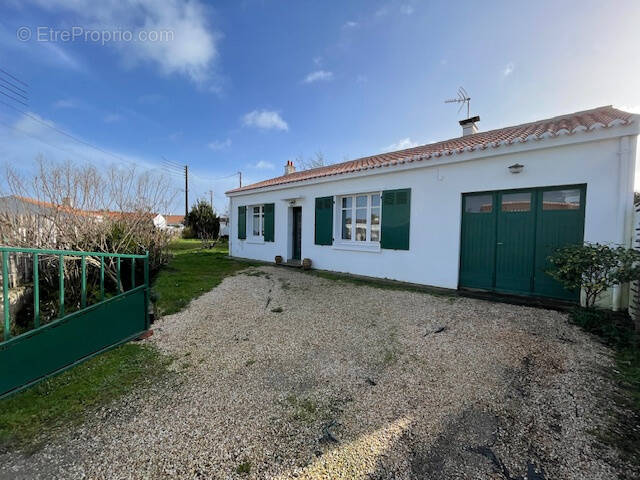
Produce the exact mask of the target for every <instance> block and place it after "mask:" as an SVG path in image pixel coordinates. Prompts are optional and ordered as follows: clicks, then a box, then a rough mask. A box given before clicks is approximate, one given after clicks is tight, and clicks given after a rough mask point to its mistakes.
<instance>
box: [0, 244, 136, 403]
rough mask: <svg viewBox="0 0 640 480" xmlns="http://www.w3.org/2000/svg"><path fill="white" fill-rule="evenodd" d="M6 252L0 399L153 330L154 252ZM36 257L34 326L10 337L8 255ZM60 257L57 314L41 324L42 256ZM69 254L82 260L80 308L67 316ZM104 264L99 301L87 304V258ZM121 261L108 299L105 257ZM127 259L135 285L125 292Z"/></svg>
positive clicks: (2, 250)
mask: <svg viewBox="0 0 640 480" xmlns="http://www.w3.org/2000/svg"><path fill="white" fill-rule="evenodd" d="M0 254H1V255H2V294H3V317H4V318H3V320H4V322H3V329H2V331H3V341H2V342H0V398H1V397H3V396H5V395H9V394H11V393H14V392H16V391H19V390H21V389H23V388H25V387H27V386H29V385H31V384H33V383H36V382H38V381H40V380H42V379H43V378H46V377H48V376H50V375H53V374H56V373H59V372H61V371H63V370H65V369H67V368H69V367H71V366H73V365H75V364H77V363H79V362H82V361H84V360H86V359H87V358H90V357H92V356H94V355H96V354H98V353H101V352H103V351H105V350H107V349H109V348H111V347H113V346H115V345H118V344H120V343H124V342H126V341H129V340H131V339H133V338H136V337H138V336H139V335H140V334H141V333H143V332H144V331H146V330H148V328H149V317H148V302H149V255H148V253H147V254H145V255H129V254H110V253H97V252H76V251H68V250H39V249H29V248H13V247H0ZM11 254H32V255H33V302H34V305H33V313H34V315H33V329H32V330H29V331H27V332H25V333H22V334H20V335H17V336H15V337H12V336H11V322H10V312H9V304H10V302H9V281H8V280H9V268H8V264H9V256H10V255H11ZM45 256H46V257H47V258H52V257H53V258H57V259H58V262H59V300H58V301H59V310H58V318H57V319H55V320H53V321H51V322H50V323H47V324H46V325H40V290H39V258H42V257H45ZM65 257H75V258H76V259H77V258H78V257H79V258H80V262H81V287H80V288H81V300H80V307H81V308H80V310H78V311H75V312H73V313H69V314H65V311H64V305H65V299H64V292H65V290H64V262H65ZM89 257H92V258H95V259H99V262H100V294H99V295H100V300H99V301H98V302H97V303H94V304H92V305H89V306H88V305H87V258H89ZM107 258H109V259H114V261H115V262H116V265H117V286H118V287H117V288H118V291H117V292H116V295H114V296H112V297H110V298H106V296H105V288H104V274H105V259H107ZM122 259H126V260H129V261H130V262H131V282H130V283H131V288H129V290H127V291H124V292H123V291H121V289H120V286H121V285H122V283H121V279H120V266H121V261H122ZM136 260H140V261H143V262H144V279H143V282H141V283H140V282H139V283H140V284H136V278H135V271H136V269H135V265H136Z"/></svg>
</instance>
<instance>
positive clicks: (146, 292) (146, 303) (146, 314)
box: [144, 250, 149, 329]
mask: <svg viewBox="0 0 640 480" xmlns="http://www.w3.org/2000/svg"><path fill="white" fill-rule="evenodd" d="M144 324H145V326H146V328H147V329H149V251H148V250H147V251H146V252H145V254H144Z"/></svg>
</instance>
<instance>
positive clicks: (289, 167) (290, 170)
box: [284, 160, 296, 175]
mask: <svg viewBox="0 0 640 480" xmlns="http://www.w3.org/2000/svg"><path fill="white" fill-rule="evenodd" d="M295 171H296V167H295V165H294V164H293V162H292V161H291V160H287V164H286V165H285V166H284V174H285V175H290V174H292V173H293V172H295Z"/></svg>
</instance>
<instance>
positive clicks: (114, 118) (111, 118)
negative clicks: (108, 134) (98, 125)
mask: <svg viewBox="0 0 640 480" xmlns="http://www.w3.org/2000/svg"><path fill="white" fill-rule="evenodd" d="M103 120H104V123H116V122H119V121H120V120H122V115H120V114H119V113H108V114H107V115H105V116H104V119H103Z"/></svg>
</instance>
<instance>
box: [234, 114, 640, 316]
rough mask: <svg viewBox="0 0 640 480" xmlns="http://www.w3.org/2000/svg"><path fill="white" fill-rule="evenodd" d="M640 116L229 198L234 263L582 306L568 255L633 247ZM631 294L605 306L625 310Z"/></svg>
mask: <svg viewBox="0 0 640 480" xmlns="http://www.w3.org/2000/svg"><path fill="white" fill-rule="evenodd" d="M639 120H640V116H637V115H633V114H630V113H626V112H623V111H620V110H617V109H615V108H613V107H611V106H605V107H600V108H595V109H592V110H586V111H582V112H577V113H572V114H569V115H562V116H558V117H554V118H550V119H546V120H540V121H536V122H532V123H526V124H523V125H517V126H513V127H506V128H501V129H498V130H492V131H488V132H481V133H478V131H477V126H476V123H477V122H478V121H479V118H478V117H474V118H471V119H468V120H463V121H461V122H460V124H461V125H462V127H463V135H462V136H461V137H457V138H453V139H450V140H446V141H443V142H437V143H432V144H428V145H424V146H421V147H415V148H411V149H407V150H401V151H398V152H391V153H383V154H380V155H374V156H371V157H365V158H360V159H357V160H352V161H348V162H344V163H340V164H336V165H330V166H326V167H320V168H315V169H311V170H305V171H300V172H295V168H294V166H293V164H292V163H291V162H287V166H286V167H285V175H283V176H280V177H277V178H272V179H270V180H266V181H263V182H259V183H255V184H253V185H247V186H244V187H241V188H237V189H234V190H230V191H229V192H227V195H228V197H229V201H230V207H229V212H230V226H231V228H230V235H229V238H230V254H231V255H232V256H234V257H244V258H251V259H257V260H264V261H273V260H274V257H275V256H276V255H281V256H282V257H283V258H284V259H285V261H287V260H292V261H299V260H300V259H302V258H309V259H311V260H312V262H313V266H314V267H315V268H319V269H324V270H332V271H337V272H348V273H352V274H358V275H366V276H371V277H380V278H389V279H394V280H400V281H405V282H412V283H418V284H424V285H431V286H437V287H444V288H450V289H457V288H469V289H482V290H489V291H497V292H503V293H511V294H517V295H528V296H542V297H552V298H561V299H569V300H577V299H578V292H568V291H566V290H564V289H563V288H562V287H561V286H560V285H559V284H558V283H556V282H555V281H554V280H553V279H551V278H550V277H549V276H548V275H547V274H546V273H545V270H546V269H547V267H548V262H547V257H548V255H549V254H550V253H551V252H552V251H553V250H554V249H555V248H557V247H558V246H560V245H563V244H567V243H580V242H582V241H589V242H600V243H611V244H622V245H627V246H630V245H631V238H632V222H633V185H634V176H635V159H636V152H637V138H638V133H640V121H639ZM627 297H628V295H627V292H626V291H625V289H624V288H617V289H613V291H612V292H609V294H608V298H606V299H605V301H606V302H607V303H608V304H610V305H612V306H613V307H614V308H615V309H618V308H622V307H624V306H626V304H627V302H628V298H627Z"/></svg>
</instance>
